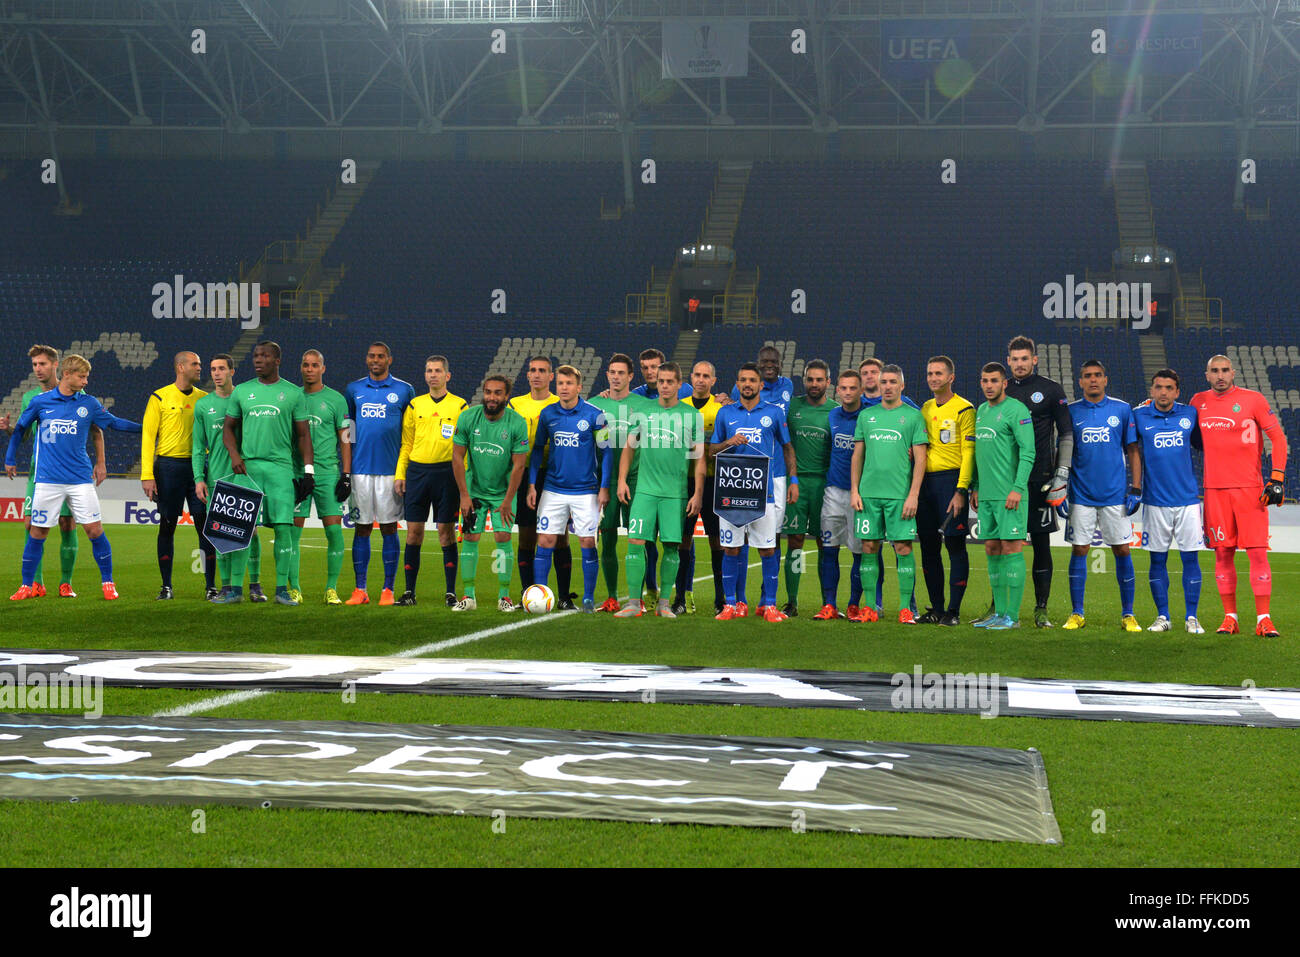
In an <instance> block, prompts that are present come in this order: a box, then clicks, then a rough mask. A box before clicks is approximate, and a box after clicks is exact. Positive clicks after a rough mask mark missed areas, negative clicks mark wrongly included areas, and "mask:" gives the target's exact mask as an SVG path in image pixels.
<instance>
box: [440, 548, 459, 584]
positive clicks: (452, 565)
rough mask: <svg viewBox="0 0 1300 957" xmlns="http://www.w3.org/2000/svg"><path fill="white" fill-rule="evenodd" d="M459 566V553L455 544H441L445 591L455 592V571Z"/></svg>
mask: <svg viewBox="0 0 1300 957" xmlns="http://www.w3.org/2000/svg"><path fill="white" fill-rule="evenodd" d="M459 567H460V553H459V552H458V551H457V549H456V546H455V545H444V546H442V571H443V575H444V577H445V578H446V579H447V591H448V592H449V593H450V594H453V595H454V594H455V593H456V571H457V569H458V568H459Z"/></svg>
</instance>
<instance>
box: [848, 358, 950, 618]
mask: <svg viewBox="0 0 1300 957" xmlns="http://www.w3.org/2000/svg"><path fill="white" fill-rule="evenodd" d="M880 394H881V400H880V404H879V405H874V406H870V407H868V408H865V409H863V410H862V412H861V413H860V414H859V415H858V424H857V429H856V430H855V431H854V433H853V465H852V467H851V483H850V487H851V488H852V497H851V502H852V505H853V510H854V512H855V515H854V534H856V535H857V536H858V538H860V539H862V540H863V542H862V550H863V551H864V552H866V553H867V554H869V555H874V554H875V553H876V552H878V551H880V543H881V541H882V540H883V539H886V538H887V539H889V541H891V542H892V543H893V545H894V552H895V554H896V555H897V556H898V593H899V596H900V601H899V604H900V605H901V607H900V609H899V612H898V620H899V623H900V624H904V625H910V624H915V622H916V619H915V617H914V616H913V615H912V610H911V608H909V607H908V596H909V595H911V594H912V589H913V588H914V587H915V585H916V559H915V558H914V557H913V555H912V540H913V539H914V538H916V508H917V503H918V501H919V499H920V494H921V480H922V479H923V478H924V477H925V456H926V450H927V449H928V448H929V443H930V436H929V433H928V432H927V430H926V428H925V419H924V417H923V416H922V415H921V413H920V411H919V410H918V409H917V408H915V407H914V406H910V405H904V404H903V370H902V369H900V368H899V367H898V366H896V365H887V366H885V367H884V368H882V369H881V370H880ZM878 575H879V566H878V565H877V564H876V563H875V562H874V561H871V560H869V559H864V560H863V562H862V589H863V594H864V595H872V594H875V591H876V578H877V576H878ZM876 618H877V615H876V610H875V609H874V608H873V607H871V605H870V603H868V602H865V601H864V602H863V605H862V607H861V609H860V610H859V611H858V614H857V617H855V618H853V619H852V620H853V621H858V622H868V621H875V620H876Z"/></svg>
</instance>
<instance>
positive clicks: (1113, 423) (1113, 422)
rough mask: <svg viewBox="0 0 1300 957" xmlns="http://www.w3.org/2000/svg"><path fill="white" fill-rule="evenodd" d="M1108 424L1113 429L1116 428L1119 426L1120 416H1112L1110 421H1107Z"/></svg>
mask: <svg viewBox="0 0 1300 957" xmlns="http://www.w3.org/2000/svg"><path fill="white" fill-rule="evenodd" d="M1106 424H1107V425H1109V426H1110V427H1111V428H1112V429H1113V428H1115V427H1116V426H1117V425H1119V416H1118V415H1112V416H1111V417H1110V418H1109V419H1107V420H1106Z"/></svg>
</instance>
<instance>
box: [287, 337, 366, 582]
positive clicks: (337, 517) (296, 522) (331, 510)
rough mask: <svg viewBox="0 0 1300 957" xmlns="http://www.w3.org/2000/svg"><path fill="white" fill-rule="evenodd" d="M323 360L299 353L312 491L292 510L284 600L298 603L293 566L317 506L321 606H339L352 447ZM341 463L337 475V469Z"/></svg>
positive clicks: (298, 470)
mask: <svg viewBox="0 0 1300 957" xmlns="http://www.w3.org/2000/svg"><path fill="white" fill-rule="evenodd" d="M324 379H325V357H324V356H323V355H321V353H320V350H318V349H308V350H307V351H306V352H304V353H303V354H302V397H303V402H304V403H305V404H306V407H307V428H308V430H309V431H310V432H311V447H312V454H313V456H314V464H315V466H316V473H315V475H314V476H313V478H314V479H315V488H313V489H312V493H311V494H310V495H308V496H307V497H306V498H305V499H303V500H302V501H301V502H299V503H298V505H297V507H295V508H294V512H293V528H292V529H290V532H289V534H290V535H292V536H293V556H292V558H291V559H290V561H289V597H290V598H292V599H293V600H294V601H296V602H301V601H302V592H301V590H299V588H298V584H299V583H298V568H299V564H300V559H301V551H302V549H301V543H302V529H303V526H304V525H305V524H306V523H307V519H308V517H309V516H310V515H311V506H312V503H313V502H315V503H316V517H317V518H319V519H320V520H321V524H322V525H324V526H325V604H327V605H341V604H343V599H341V598H339V596H338V592H337V591H336V590H335V589H337V588H338V584H339V570H340V569H342V568H343V505H342V503H343V502H346V501H347V500H348V496H349V495H351V494H352V483H351V480H350V479H349V478H348V476H350V475H351V474H352V446H351V444H350V443H349V442H348V440H347V427H348V423H349V420H348V401H347V399H345V398H343V393H341V392H338V391H337V390H335V389H331V388H330V387H329V386H327V385H326V384H325V381H324ZM340 459H341V460H342V466H343V468H342V472H341V473H340V471H339V464H340ZM293 474H294V477H295V478H302V477H303V475H304V472H303V468H302V462H301V461H300V460H299V457H298V456H297V455H295V456H294V457H293Z"/></svg>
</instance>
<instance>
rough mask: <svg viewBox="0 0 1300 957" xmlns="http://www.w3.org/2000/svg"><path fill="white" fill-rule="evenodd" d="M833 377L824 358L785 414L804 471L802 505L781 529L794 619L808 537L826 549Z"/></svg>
mask: <svg viewBox="0 0 1300 957" xmlns="http://www.w3.org/2000/svg"><path fill="white" fill-rule="evenodd" d="M830 376H831V372H830V366H828V365H827V364H826V363H825V362H823V361H822V360H821V359H813V360H812V361H811V362H809V363H808V364H807V365H806V366H804V370H803V395H801V396H798V397H796V398H794V399H791V400H790V408H789V410H788V411H787V412H786V414H785V419H786V425H787V427H788V428H789V429H790V442H791V444H793V445H794V460H795V463H796V465H797V466H798V469H799V501H797V502H795V503H794V504H793V505H790V506H788V507H787V508H786V510H785V523H784V524H783V525H782V526H781V534H782V535H787V536H789V537H788V538H787V539H786V542H787V546H786V553H785V597H786V603H785V607H784V608H782V609H781V611H782V613H783V614H786V615H788V616H790V617H791V618H794V617H795V616H797V615H798V614H799V579H800V578H801V577H802V576H803V568H804V557H803V542H804V536H805V535H811V536H812V537H813V540H814V541H815V542H816V543H817V550H818V551H819V552H820V551H821V548H822V542H821V531H822V498H823V497H824V496H825V494H826V471H827V469H829V468H830V466H831V423H830V416H831V409H833V408H835V403H834V402H829V401H827V397H826V390H827V389H828V388H829V387H830V381H831V379H830Z"/></svg>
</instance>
